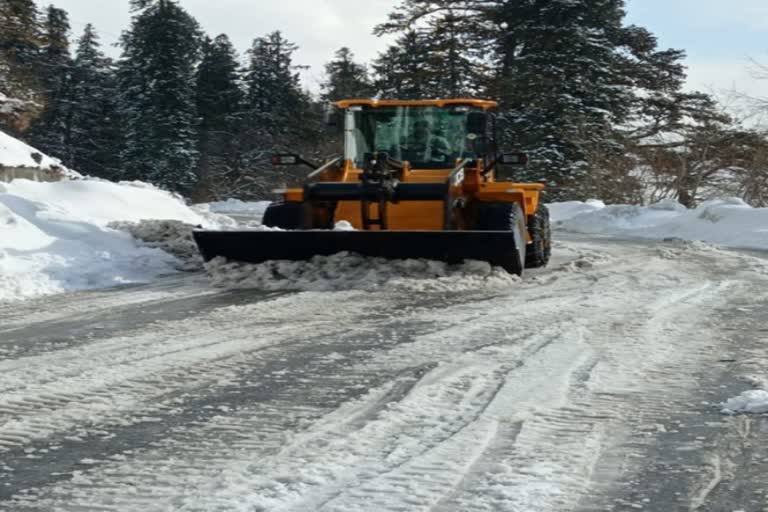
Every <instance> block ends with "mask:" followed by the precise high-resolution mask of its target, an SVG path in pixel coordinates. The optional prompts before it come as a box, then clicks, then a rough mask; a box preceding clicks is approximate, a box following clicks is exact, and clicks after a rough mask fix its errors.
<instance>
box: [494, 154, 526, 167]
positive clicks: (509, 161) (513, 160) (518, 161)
mask: <svg viewBox="0 0 768 512" xmlns="http://www.w3.org/2000/svg"><path fill="white" fill-rule="evenodd" d="M497 162H498V163H500V164H501V165H516V166H519V167H525V166H526V165H528V155H527V154H526V153H523V152H522V151H515V152H512V153H502V154H501V155H499V158H498V160H497Z"/></svg>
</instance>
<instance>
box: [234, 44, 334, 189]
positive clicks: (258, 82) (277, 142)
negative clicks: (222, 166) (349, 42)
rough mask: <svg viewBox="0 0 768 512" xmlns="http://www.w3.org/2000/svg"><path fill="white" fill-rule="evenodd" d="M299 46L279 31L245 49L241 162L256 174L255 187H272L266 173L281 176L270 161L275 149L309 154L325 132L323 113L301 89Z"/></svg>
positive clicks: (287, 171)
mask: <svg viewBox="0 0 768 512" xmlns="http://www.w3.org/2000/svg"><path fill="white" fill-rule="evenodd" d="M296 50H297V46H296V45H294V44H292V43H290V42H288V41H286V40H285V39H284V38H283V36H282V34H281V33H280V32H273V33H271V34H268V35H267V36H265V37H261V38H257V39H256V40H254V42H253V45H252V46H251V48H250V49H249V50H248V52H247V53H248V67H247V69H246V71H245V91H246V94H245V96H246V97H245V107H246V119H245V123H244V129H243V130H242V133H241V141H242V142H241V145H240V147H241V151H242V154H243V160H244V161H243V165H244V166H245V167H246V168H248V169H249V170H250V171H252V172H254V173H258V174H256V178H255V181H254V187H255V188H253V190H261V192H267V191H268V190H269V189H270V188H271V186H270V185H269V180H266V178H265V176H264V175H263V173H266V172H269V173H270V174H271V176H277V175H276V174H275V171H274V170H273V169H272V168H271V166H270V165H269V156H270V155H271V154H272V153H273V152H275V151H292V152H293V151H298V152H300V153H303V154H305V155H307V156H311V155H312V152H313V148H314V146H315V144H316V143H317V141H318V135H319V134H320V133H321V131H322V130H321V124H322V123H321V121H322V115H321V113H322V111H321V110H320V109H319V108H318V106H316V105H315V104H313V103H312V101H311V98H310V97H309V95H308V94H307V93H305V92H304V91H302V89H301V84H300V79H299V70H300V69H302V67H301V66H297V65H295V64H294V63H293V54H294V52H295V51H296ZM289 172H290V170H286V173H289Z"/></svg>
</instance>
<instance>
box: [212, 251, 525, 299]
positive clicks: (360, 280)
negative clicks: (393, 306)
mask: <svg viewBox="0 0 768 512" xmlns="http://www.w3.org/2000/svg"><path fill="white" fill-rule="evenodd" d="M206 269H207V270H208V273H209V274H210V275H211V278H212V282H213V285H214V286H218V287H222V288H230V289H243V288H246V289H247V288H256V289H260V290H294V291H332V290H350V289H355V290H379V289H400V290H410V291H417V292H426V291H445V292H450V291H459V290H473V289H487V288H489V287H509V286H512V285H514V284H515V283H517V282H519V281H520V278H518V277H517V276H513V275H510V274H508V273H507V272H505V271H504V270H502V269H501V268H498V267H491V265H489V264H488V263H485V262H480V261H467V262H465V263H464V264H462V265H448V264H445V263H442V262H438V261H431V260H415V259H411V260H385V259H383V258H369V257H363V256H360V255H357V254H352V253H339V254H334V255H333V256H315V257H314V258H312V259H311V260H309V261H283V260H280V261H269V262H266V263H261V264H257V265H252V264H245V263H238V262H230V261H227V260H225V259H224V258H216V259H214V260H212V261H210V262H208V263H207V264H206Z"/></svg>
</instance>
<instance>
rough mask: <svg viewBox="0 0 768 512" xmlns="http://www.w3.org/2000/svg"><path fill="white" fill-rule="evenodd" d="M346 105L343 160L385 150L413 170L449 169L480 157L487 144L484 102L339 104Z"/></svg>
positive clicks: (359, 163)
mask: <svg viewBox="0 0 768 512" xmlns="http://www.w3.org/2000/svg"><path fill="white" fill-rule="evenodd" d="M337 106H339V107H341V108H343V109H344V117H345V118H344V158H345V159H346V160H351V161H352V162H354V163H355V167H357V168H362V167H363V166H365V165H366V158H367V157H368V156H369V155H371V154H377V153H385V154H386V155H387V156H388V157H389V158H390V159H392V160H395V161H398V162H409V163H410V167H411V168H412V169H451V168H452V167H453V166H454V165H455V164H456V162H457V161H460V160H465V159H468V160H476V159H477V158H479V157H481V156H483V155H484V150H485V148H486V147H487V136H486V135H487V134H486V132H487V129H486V124H487V123H486V120H487V117H488V113H487V112H486V111H487V110H488V109H489V108H491V107H492V106H495V103H493V102H489V101H481V100H466V101H462V100H445V101H440V100H435V101H418V102H417V101H414V102H407V101H403V102H394V101H393V102H384V101H382V102H375V101H372V100H360V101H357V102H356V101H354V100H352V101H346V102H339V103H337Z"/></svg>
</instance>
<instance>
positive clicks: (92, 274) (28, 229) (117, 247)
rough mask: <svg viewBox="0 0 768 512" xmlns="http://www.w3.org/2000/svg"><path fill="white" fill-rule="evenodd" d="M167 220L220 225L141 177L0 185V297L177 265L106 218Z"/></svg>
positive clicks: (119, 280) (138, 277) (100, 282)
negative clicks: (120, 180)
mask: <svg viewBox="0 0 768 512" xmlns="http://www.w3.org/2000/svg"><path fill="white" fill-rule="evenodd" d="M147 219H167V220H176V221H181V222H183V223H186V224H190V225H202V226H204V227H211V228H215V227H220V223H219V222H218V221H217V219H216V216H214V215H212V214H210V213H205V212H196V211H194V210H192V209H191V208H189V207H187V206H186V204H185V203H184V201H183V200H182V199H181V198H179V197H177V196H174V195H172V194H170V193H169V192H165V191H163V190H160V189H158V188H156V187H154V186H152V185H148V184H145V183H138V182H131V183H112V182H108V181H104V180H91V179H83V180H75V181H60V182H54V183H37V182H33V181H28V180H19V179H17V180H14V181H12V182H11V183H0V301H10V300H18V299H23V298H29V297H34V296H37V295H45V294H51V293H59V292H65V291H74V290H83V289H88V288H100V287H106V286H112V285H117V284H123V283H134V282H144V281H148V280H151V279H152V278H154V277H156V276H157V275H160V274H165V273H171V272H174V271H176V269H177V268H180V266H181V265H180V262H179V260H177V259H176V258H175V257H174V256H172V255H171V254H169V253H167V252H165V251H162V250H160V249H158V248H153V247H148V246H146V245H144V244H142V243H140V242H138V241H137V240H135V239H134V238H133V237H132V236H131V235H130V234H129V233H126V232H124V231H120V230H116V229H112V228H110V227H108V225H109V224H110V223H113V222H141V221H143V220H147Z"/></svg>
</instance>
